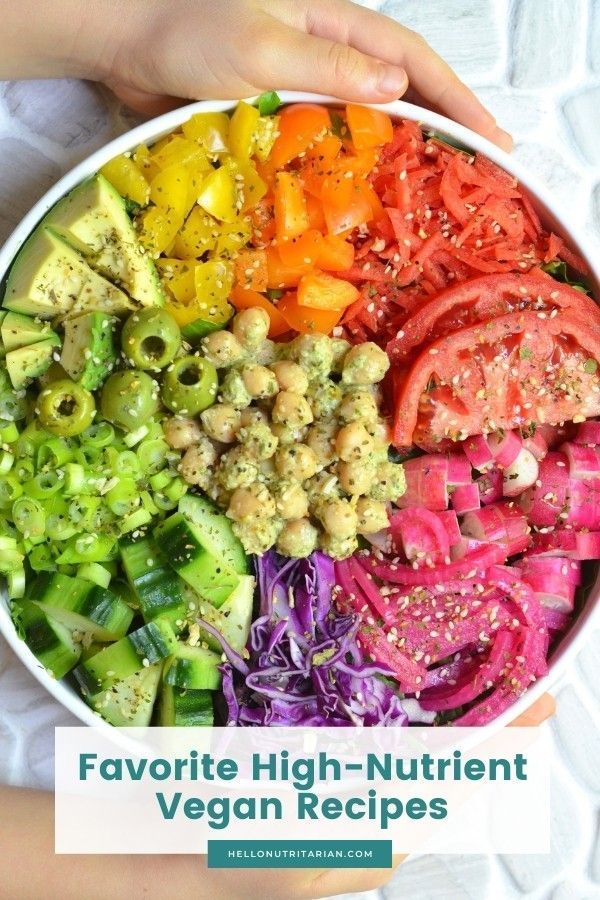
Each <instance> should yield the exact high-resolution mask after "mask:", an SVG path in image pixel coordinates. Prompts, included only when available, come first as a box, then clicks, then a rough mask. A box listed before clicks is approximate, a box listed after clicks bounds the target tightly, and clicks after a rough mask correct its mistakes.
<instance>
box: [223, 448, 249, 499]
mask: <svg viewBox="0 0 600 900" xmlns="http://www.w3.org/2000/svg"><path fill="white" fill-rule="evenodd" d="M257 478H258V466H257V461H256V460H255V459H253V458H252V457H251V456H250V454H249V453H248V451H247V450H246V449H245V447H239V446H238V447H234V448H233V450H228V451H227V453H224V454H223V456H222V457H221V459H220V460H219V466H218V469H217V479H218V481H219V484H220V486H221V487H223V488H225V490H227V491H234V490H235V489H236V488H239V487H248V485H250V484H252V482H254V481H256V479H257Z"/></svg>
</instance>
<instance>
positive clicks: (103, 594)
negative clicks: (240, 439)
mask: <svg viewBox="0 0 600 900" xmlns="http://www.w3.org/2000/svg"><path fill="white" fill-rule="evenodd" d="M27 596H28V599H30V600H34V601H36V602H37V603H38V605H39V606H40V607H41V608H42V609H43V610H44V612H45V613H47V614H49V615H51V616H53V617H54V618H55V619H56V621H57V622H61V623H62V624H63V625H64V626H65V627H66V628H70V629H71V631H81V632H83V633H84V634H87V635H89V636H90V637H91V638H92V640H97V641H114V640H118V639H119V638H122V637H123V636H124V635H125V634H126V633H127V629H128V628H129V626H130V625H131V620H132V619H133V610H132V609H130V608H129V607H128V606H127V604H126V603H124V602H123V600H121V599H120V598H119V597H117V596H116V594H113V593H112V592H111V591H109V590H106V588H103V587H100V586H99V585H97V584H93V583H92V582H91V581H86V580H85V579H83V578H71V577H69V576H68V575H60V574H59V573H58V572H43V573H41V574H40V575H38V577H37V578H36V579H35V581H34V582H33V583H32V584H31V586H30V587H29V589H28V592H27Z"/></svg>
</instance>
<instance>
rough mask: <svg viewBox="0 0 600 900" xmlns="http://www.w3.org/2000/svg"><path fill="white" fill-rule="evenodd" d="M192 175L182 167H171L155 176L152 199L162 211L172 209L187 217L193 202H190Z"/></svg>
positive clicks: (151, 187)
mask: <svg viewBox="0 0 600 900" xmlns="http://www.w3.org/2000/svg"><path fill="white" fill-rule="evenodd" d="M189 195H190V173H189V172H188V170H187V168H186V167H185V166H182V165H175V166H169V167H168V168H167V169H163V170H162V171H161V172H159V173H158V175H155V176H154V178H153V179H152V182H151V184H150V199H151V200H152V202H153V203H155V204H156V205H157V206H160V208H161V209H165V210H170V209H172V210H173V211H174V212H175V213H176V215H178V216H181V217H182V218H184V217H185V216H187V214H188V212H189V211H190V209H191V207H192V206H193V200H192V202H191V203H190V202H189Z"/></svg>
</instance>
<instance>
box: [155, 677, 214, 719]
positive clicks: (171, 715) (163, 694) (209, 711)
mask: <svg viewBox="0 0 600 900" xmlns="http://www.w3.org/2000/svg"><path fill="white" fill-rule="evenodd" d="M213 721H214V714H213V701H212V693H211V691H187V690H182V689H181V688H177V687H173V686H172V685H170V684H165V683H164V682H163V685H162V687H161V691H160V708H159V717H158V723H157V724H158V725H162V726H163V727H170V726H177V727H179V728H182V727H187V728H193V727H196V728H198V727H202V726H206V725H212V724H213Z"/></svg>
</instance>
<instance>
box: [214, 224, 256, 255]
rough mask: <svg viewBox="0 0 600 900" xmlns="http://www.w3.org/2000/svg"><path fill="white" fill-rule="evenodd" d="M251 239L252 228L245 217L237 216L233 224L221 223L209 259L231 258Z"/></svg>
mask: <svg viewBox="0 0 600 900" xmlns="http://www.w3.org/2000/svg"><path fill="white" fill-rule="evenodd" d="M251 237H252V226H251V224H250V222H249V221H246V216H238V217H237V219H236V220H235V222H223V223H222V224H221V226H220V234H219V236H218V237H217V242H216V244H215V247H214V250H213V251H212V253H211V257H213V258H215V257H220V256H233V255H234V254H236V253H237V252H238V250H240V249H241V248H242V247H245V246H246V244H247V243H248V241H249V240H250V238H251Z"/></svg>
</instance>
